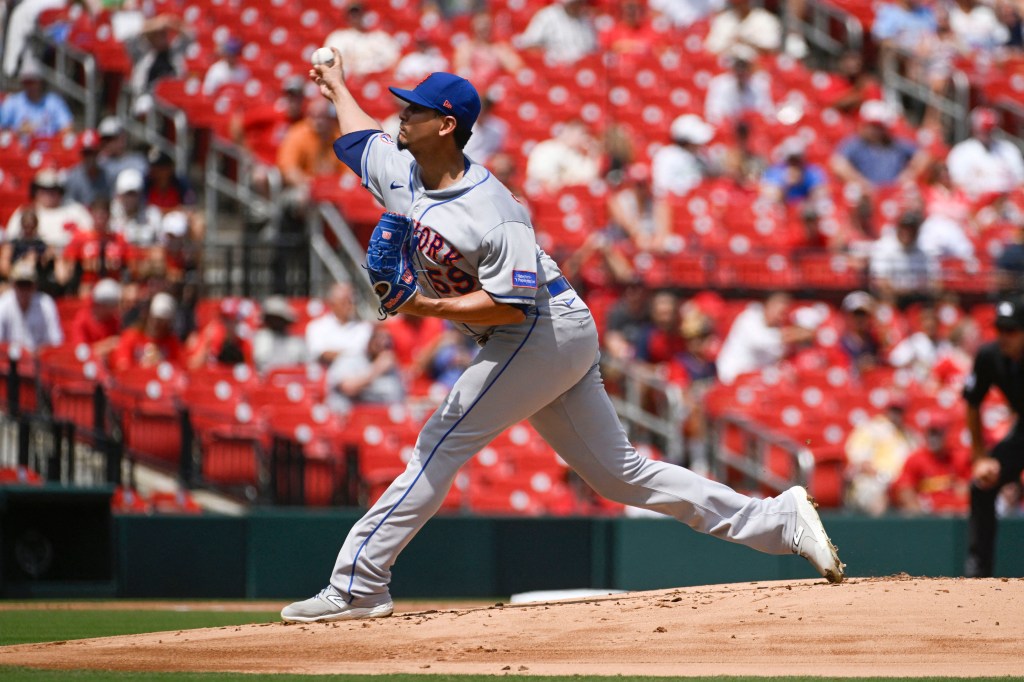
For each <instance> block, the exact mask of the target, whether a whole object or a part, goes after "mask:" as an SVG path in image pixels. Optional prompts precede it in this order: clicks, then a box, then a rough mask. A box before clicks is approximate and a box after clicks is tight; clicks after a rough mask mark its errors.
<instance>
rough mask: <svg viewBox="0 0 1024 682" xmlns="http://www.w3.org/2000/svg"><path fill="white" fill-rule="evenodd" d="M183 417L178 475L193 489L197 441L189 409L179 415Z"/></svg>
mask: <svg viewBox="0 0 1024 682" xmlns="http://www.w3.org/2000/svg"><path fill="white" fill-rule="evenodd" d="M179 414H180V416H181V461H180V462H179V470H178V474H179V476H180V477H181V482H182V484H183V485H185V486H186V487H189V488H190V487H192V483H193V480H192V479H193V476H194V474H195V472H194V471H193V462H192V444H193V441H194V440H195V438H194V434H193V432H192V419H191V417H190V415H189V411H188V408H187V407H186V408H183V409H182V410H181V412H180V413H179Z"/></svg>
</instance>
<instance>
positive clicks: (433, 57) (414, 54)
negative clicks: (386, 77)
mask: <svg viewBox="0 0 1024 682" xmlns="http://www.w3.org/2000/svg"><path fill="white" fill-rule="evenodd" d="M413 40H414V43H413V44H414V47H415V49H414V50H413V51H411V52H409V53H407V54H406V55H405V56H404V57H402V58H401V59H400V60H399V61H398V66H396V67H395V81H396V82H398V83H399V84H402V83H409V84H412V83H419V82H420V81H421V80H423V79H424V78H426V77H427V76H429V75H430V74H432V73H434V72H435V71H448V58H447V57H445V56H444V53H443V52H441V49H440V48H439V47H438V46H437V45H435V44H434V41H433V39H432V38H431V36H430V33H429V32H428V31H426V30H424V29H422V28H420V29H417V30H416V32H415V33H414V34H413Z"/></svg>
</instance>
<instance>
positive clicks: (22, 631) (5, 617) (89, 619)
mask: <svg viewBox="0 0 1024 682" xmlns="http://www.w3.org/2000/svg"><path fill="white" fill-rule="evenodd" d="M279 620H281V616H280V614H278V613H277V612H274V611H266V612H235V611H103V610H96V611H92V610H82V611H77V610H75V611H68V610H53V611H47V610H28V609H26V610H24V611H20V610H11V611H0V646H6V645H9V644H27V643H30V642H55V641H58V640H64V639H84V638H87V637H111V636H113V635H137V634H140V633H143V632H163V631H164V630H186V629H191V628H212V627H221V626H224V625H244V624H247V623H269V622H276V621H279ZM5 682H6V679H5Z"/></svg>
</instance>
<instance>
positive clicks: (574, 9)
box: [519, 0, 597, 64]
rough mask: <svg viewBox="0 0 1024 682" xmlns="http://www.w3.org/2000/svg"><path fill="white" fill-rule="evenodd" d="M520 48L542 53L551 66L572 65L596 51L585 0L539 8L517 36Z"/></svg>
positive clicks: (591, 24)
mask: <svg viewBox="0 0 1024 682" xmlns="http://www.w3.org/2000/svg"><path fill="white" fill-rule="evenodd" d="M519 47H520V48H524V49H541V50H543V51H544V55H545V56H546V57H547V58H548V59H550V60H551V61H552V62H556V63H559V64H572V63H574V62H578V61H579V60H580V59H582V58H584V57H586V56H587V55H589V54H593V53H594V51H596V50H597V33H596V31H595V30H594V23H593V21H592V20H591V18H590V10H589V8H588V7H587V2H586V0H557V2H554V3H551V4H549V5H547V6H546V7H541V8H540V9H539V10H537V13H536V14H534V15H533V18H532V19H530V23H529V25H528V26H527V27H526V31H524V32H523V34H522V35H521V36H519Z"/></svg>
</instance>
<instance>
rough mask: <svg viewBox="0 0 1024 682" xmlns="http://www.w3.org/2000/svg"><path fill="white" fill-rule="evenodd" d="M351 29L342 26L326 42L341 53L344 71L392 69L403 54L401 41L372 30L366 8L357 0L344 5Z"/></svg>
mask: <svg viewBox="0 0 1024 682" xmlns="http://www.w3.org/2000/svg"><path fill="white" fill-rule="evenodd" d="M345 17H346V19H347V20H348V28H340V29H338V30H336V31H334V32H333V33H331V34H330V35H329V36H327V40H325V41H324V45H326V46H327V47H336V48H338V51H339V52H341V61H342V63H343V64H344V65H345V73H346V74H347V75H349V76H362V75H365V74H369V73H380V72H381V71H387V70H389V69H391V68H392V67H393V66H394V65H395V64H396V63H397V62H398V58H399V56H400V55H401V54H402V48H401V46H400V45H399V44H398V41H397V40H395V39H394V37H392V36H391V35H389V34H388V33H387V32H385V31H381V30H379V29H378V30H371V28H370V27H369V25H368V24H367V20H366V9H365V8H364V7H363V4H362V3H361V2H359V1H358V0H354V1H353V2H350V3H349V5H348V7H346V8H345Z"/></svg>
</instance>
